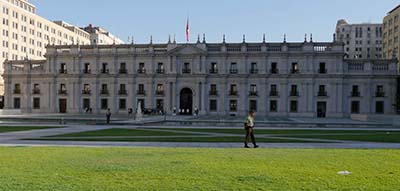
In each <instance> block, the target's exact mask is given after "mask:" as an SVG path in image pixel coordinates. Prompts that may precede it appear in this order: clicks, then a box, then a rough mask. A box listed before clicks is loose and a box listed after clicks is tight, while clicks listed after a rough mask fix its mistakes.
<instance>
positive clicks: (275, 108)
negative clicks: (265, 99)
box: [269, 100, 278, 112]
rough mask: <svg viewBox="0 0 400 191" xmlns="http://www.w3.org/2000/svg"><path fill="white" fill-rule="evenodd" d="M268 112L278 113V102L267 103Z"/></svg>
mask: <svg viewBox="0 0 400 191" xmlns="http://www.w3.org/2000/svg"><path fill="white" fill-rule="evenodd" d="M269 111H270V112H277V111H278V101H276V100H271V101H269Z"/></svg>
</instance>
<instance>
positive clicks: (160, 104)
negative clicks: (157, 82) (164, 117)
mask: <svg viewBox="0 0 400 191" xmlns="http://www.w3.org/2000/svg"><path fill="white" fill-rule="evenodd" d="M156 108H157V111H158V112H160V111H162V112H164V100H163V99H157V100H156Z"/></svg>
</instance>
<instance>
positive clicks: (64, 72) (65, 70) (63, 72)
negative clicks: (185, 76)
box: [59, 69, 67, 74]
mask: <svg viewBox="0 0 400 191" xmlns="http://www.w3.org/2000/svg"><path fill="white" fill-rule="evenodd" d="M59 72H60V74H67V69H60V70H59Z"/></svg>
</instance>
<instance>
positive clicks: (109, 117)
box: [106, 108, 111, 124]
mask: <svg viewBox="0 0 400 191" xmlns="http://www.w3.org/2000/svg"><path fill="white" fill-rule="evenodd" d="M106 117H107V124H110V119H111V110H110V108H108V109H107V113H106Z"/></svg>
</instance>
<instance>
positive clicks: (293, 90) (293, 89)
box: [290, 85, 299, 96]
mask: <svg viewBox="0 0 400 191" xmlns="http://www.w3.org/2000/svg"><path fill="white" fill-rule="evenodd" d="M290 96H299V92H297V85H292V86H291V89H290Z"/></svg>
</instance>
